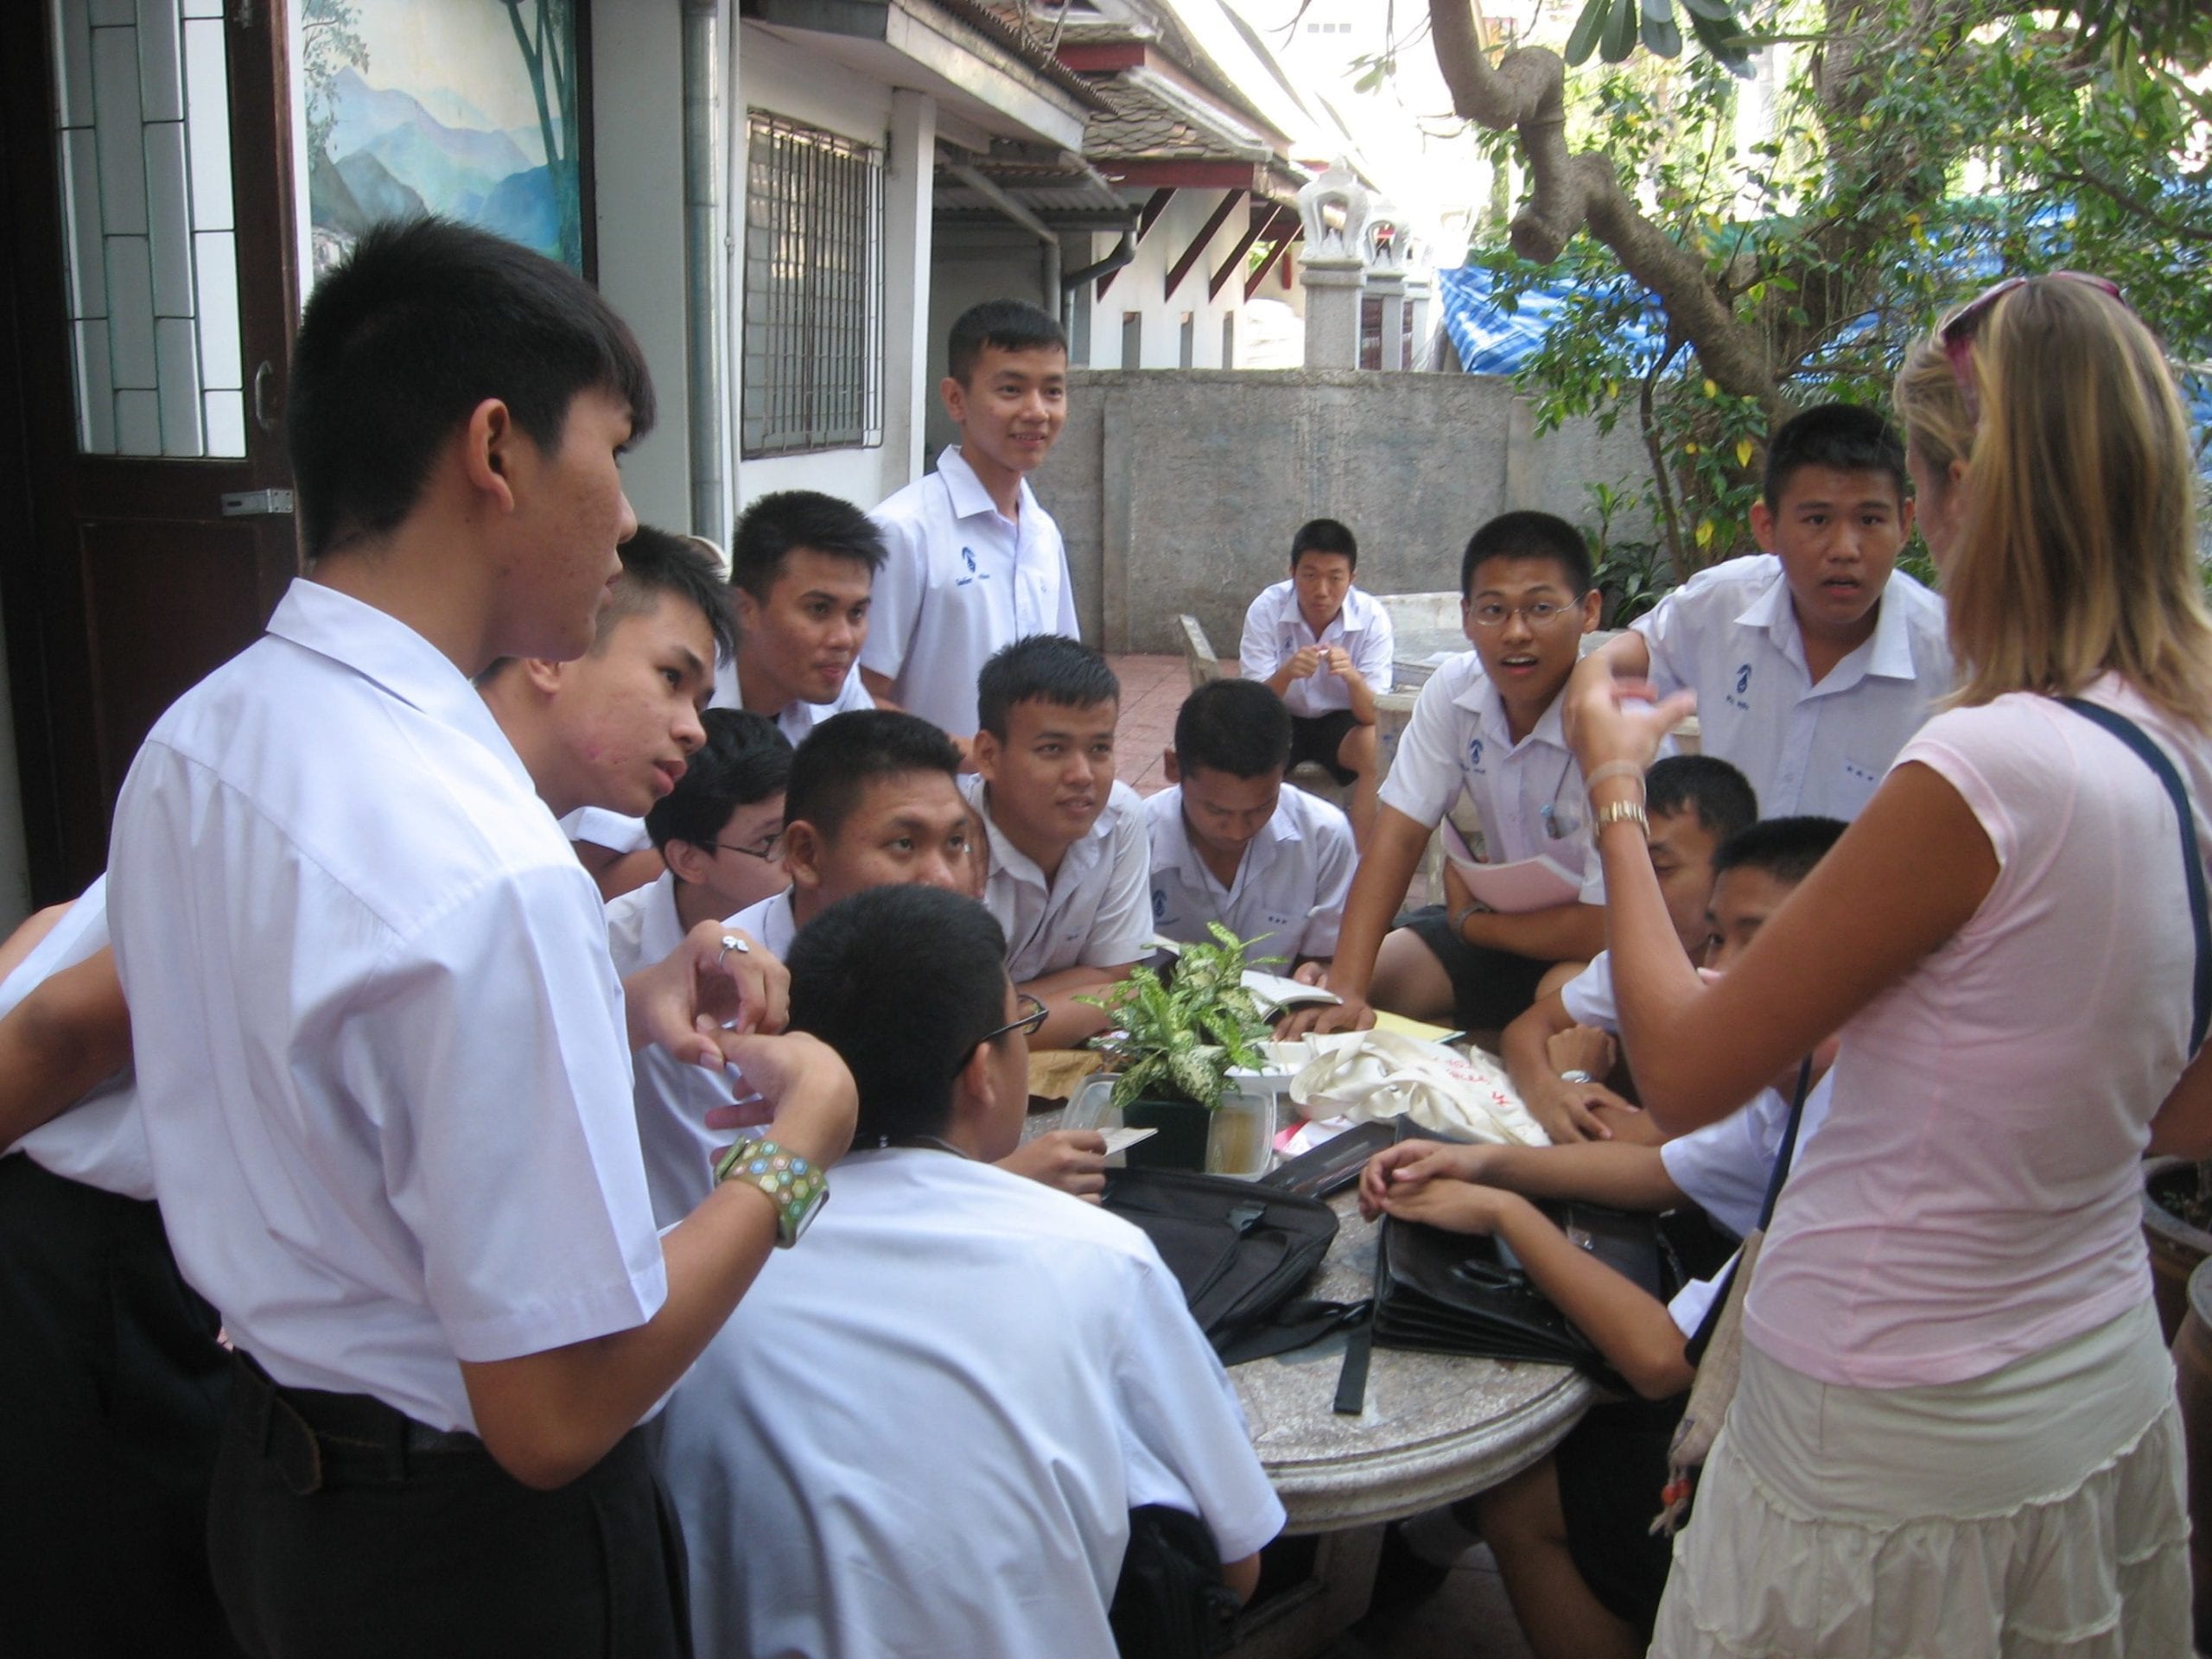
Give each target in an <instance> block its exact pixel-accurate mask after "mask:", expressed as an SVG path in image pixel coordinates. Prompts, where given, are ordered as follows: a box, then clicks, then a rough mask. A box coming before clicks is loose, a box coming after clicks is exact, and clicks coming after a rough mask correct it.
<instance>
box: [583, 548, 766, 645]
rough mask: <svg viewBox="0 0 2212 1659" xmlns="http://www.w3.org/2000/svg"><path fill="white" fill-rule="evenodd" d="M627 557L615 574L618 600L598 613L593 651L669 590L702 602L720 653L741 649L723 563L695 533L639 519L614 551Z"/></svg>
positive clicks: (692, 601) (687, 599)
mask: <svg viewBox="0 0 2212 1659" xmlns="http://www.w3.org/2000/svg"><path fill="white" fill-rule="evenodd" d="M615 551H616V552H617V553H618V554H619V555H620V556H621V560H622V574H621V575H620V576H619V577H617V578H616V579H615V582H614V586H613V590H612V591H613V601H611V602H610V603H609V604H607V606H606V607H605V608H603V609H602V610H601V612H600V613H599V624H598V632H596V634H595V635H594V637H593V640H592V650H593V652H594V653H595V652H599V651H601V649H603V648H604V647H605V645H606V644H607V639H608V638H609V637H610V636H611V635H612V634H613V632H614V625H615V624H616V623H617V622H620V620H622V619H623V618H624V617H626V616H643V615H644V614H645V613H646V612H647V611H649V610H651V609H652V607H653V606H654V605H655V604H656V603H657V602H658V601H659V600H660V599H661V598H662V596H663V595H664V594H672V595H674V596H675V597H676V598H677V599H680V600H683V601H685V602H686V603H687V604H690V605H693V606H696V607H697V608H698V610H699V613H701V614H702V616H704V617H705V618H706V619H707V626H708V627H709V628H710V629H712V630H713V631H714V636H715V654H716V655H717V656H718V657H721V658H730V657H733V656H734V655H736V653H737V630H736V626H735V625H734V623H733V622H732V621H731V620H730V614H729V587H728V583H726V582H723V581H722V570H721V565H720V564H718V563H715V556H714V555H713V554H712V553H709V551H708V550H707V544H706V543H704V542H702V541H700V540H698V539H697V538H696V537H690V536H677V535H674V534H672V533H671V532H670V531H665V530H656V529H655V528H654V527H653V526H652V525H651V524H639V526H638V529H637V532H636V534H634V535H632V537H630V539H629V540H628V541H626V542H625V543H622V545H621V546H620V547H619V548H617V549H616V550H615Z"/></svg>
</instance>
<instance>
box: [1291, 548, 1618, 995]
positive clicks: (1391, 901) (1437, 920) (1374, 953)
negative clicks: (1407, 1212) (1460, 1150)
mask: <svg viewBox="0 0 2212 1659" xmlns="http://www.w3.org/2000/svg"><path fill="white" fill-rule="evenodd" d="M1459 591H1460V610H1461V612H1462V613H1463V616H1464V618H1465V624H1464V625H1465V629H1466V634H1467V639H1468V641H1469V643H1471V645H1473V646H1474V649H1473V650H1472V651H1471V652H1467V653H1466V654H1465V655H1464V656H1460V657H1455V658H1452V660H1451V661H1449V662H1447V663H1446V664H1444V665H1443V666H1442V667H1441V668H1440V669H1438V670H1437V671H1436V672H1435V674H1434V675H1433V677H1431V678H1430V679H1429V682H1428V683H1427V685H1425V686H1423V687H1422V688H1421V696H1420V697H1419V699H1418V700H1417V701H1416V702H1414V715H1413V720H1412V721H1411V723H1409V724H1408V726H1407V728H1406V730H1405V734H1404V735H1402V737H1400V738H1399V740H1398V752H1397V756H1396V758H1395V760H1393V761H1392V762H1391V763H1390V775H1389V778H1388V779H1386V780H1385V781H1384V783H1383V792H1382V806H1381V810H1380V811H1379V812H1378V814H1377V816H1376V825H1375V832H1374V834H1373V835H1371V836H1370V837H1369V838H1368V842H1367V844H1366V846H1365V847H1364V848H1363V849H1361V853H1360V860H1359V869H1358V871H1357V874H1355V875H1354V876H1353V877H1352V886H1351V897H1350V898H1349V899H1347V900H1346V901H1345V904H1344V930H1343V932H1342V934H1341V935H1340V937H1339V938H1338V942H1337V955H1336V959H1335V961H1334V962H1333V963H1332V964H1331V966H1330V969H1329V973H1328V977H1327V980H1326V983H1327V985H1328V988H1330V989H1331V990H1332V991H1335V992H1336V993H1337V994H1338V995H1339V996H1341V997H1342V998H1343V999H1344V1001H1342V1003H1341V1004H1339V1005H1338V1006H1336V1007H1325V1008H1321V1009H1319V1010H1315V1009H1311V1008H1306V1009H1300V1010H1296V1011H1294V1013H1292V1014H1290V1015H1289V1016H1287V1018H1286V1020H1284V1023H1283V1025H1282V1026H1281V1027H1280V1028H1279V1029H1280V1030H1281V1032H1282V1033H1284V1034H1285V1035H1286V1036H1290V1035H1296V1034H1299V1033H1303V1032H1305V1031H1307V1030H1318V1031H1325V1032H1327V1031H1352V1030H1357V1029H1360V1028H1362V1027H1366V1026H1370V1025H1372V1024H1374V1022H1375V1009H1376V1008H1377V1007H1384V1008H1389V1009H1390V1010H1391V1011H1393V1012H1394V1013H1397V1014H1408V1015H1410V1016H1411V1017H1413V1018H1414V1019H1420V1020H1433V1019H1440V1018H1441V1019H1453V1020H1457V1022H1458V1024H1459V1026H1460V1027H1461V1028H1462V1029H1464V1030H1466V1031H1470V1032H1494V1031H1499V1030H1502V1029H1503V1027H1505V1026H1506V1025H1507V1024H1508V1023H1509V1022H1510V1021H1511V1020H1512V1019H1513V1018H1514V1017H1515V1016H1516V1014H1519V1013H1521V1011H1522V1009H1524V1008H1526V1007H1528V1006H1529V1003H1531V1002H1532V1001H1535V995H1536V991H1537V989H1538V987H1539V984H1540V982H1541V980H1542V979H1543V977H1544V976H1545V974H1546V973H1547V972H1548V971H1549V969H1550V968H1551V966H1552V964H1554V963H1560V962H1587V961H1588V960H1589V959H1590V958H1591V957H1594V956H1596V955H1597V954H1598V952H1599V950H1603V949H1604V948H1605V909H1604V906H1605V882H1604V877H1603V875H1602V874H1601V873H1600V871H1599V864H1598V859H1597V855H1596V854H1595V852H1594V851H1593V850H1592V845H1591V830H1590V823H1589V816H1590V814H1589V805H1588V802H1587V800H1586V798H1585V796H1584V792H1583V788H1582V773H1581V772H1580V769H1579V768H1578V767H1577V766H1575V764H1574V756H1573V753H1571V752H1570V751H1569V750H1568V748H1567V742H1566V739H1565V738H1564V736H1563V735H1562V734H1561V733H1560V692H1561V691H1562V690H1565V689H1566V686H1567V676H1568V675H1569V674H1570V673H1572V672H1573V668H1574V663H1575V657H1576V653H1577V652H1578V651H1579V650H1580V641H1581V638H1582V636H1583V635H1584V634H1586V633H1587V632H1590V630H1591V629H1592V628H1594V627H1596V626H1598V612H1599V606H1600V605H1601V604H1602V603H1603V596H1602V595H1601V594H1599V592H1598V590H1597V589H1596V588H1592V586H1591V585H1590V551H1589V549H1588V547H1587V546H1586V544H1585V543H1584V542H1583V539H1582V534H1581V532H1580V531H1578V530H1576V529H1575V528H1574V526H1573V525H1572V524H1568V523H1567V521H1566V520H1565V519H1563V518H1554V517H1553V516H1552V515H1551V514H1550V513H1548V512H1508V513H1502V514H1500V515H1499V516H1498V517H1497V518H1493V519H1491V521H1490V522H1489V523H1488V524H1484V526H1483V527H1482V528H1481V529H1479V530H1478V531H1476V532H1475V533H1474V535H1473V537H1471V538H1470V540H1469V541H1468V543H1467V549H1466V552H1465V555H1464V556H1462V557H1461V559H1460V562H1459ZM1463 790H1464V791H1465V792H1466V793H1467V794H1468V795H1469V796H1470V797H1471V798H1472V799H1473V801H1474V804H1475V810H1476V811H1477V812H1478V813H1479V814H1480V815H1481V818H1482V833H1483V839H1484V847H1483V848H1482V849H1480V850H1481V852H1482V853H1483V855H1484V861H1486V862H1490V863H1496V864H1504V863H1516V862H1520V861H1524V860H1528V859H1533V858H1535V857H1537V856H1539V855H1541V856H1545V857H1548V858H1551V859H1553V860H1554V861H1557V862H1558V863H1560V864H1562V865H1564V866H1566V867H1567V868H1568V869H1569V870H1572V871H1577V872H1579V873H1580V875H1581V878H1582V885H1581V887H1580V892H1579V893H1578V895H1577V897H1576V898H1575V899H1572V900H1568V901H1566V902H1563V903H1559V904H1554V905H1550V906H1545V907H1543V908H1541V909H1537V910H1531V911H1527V912H1520V913H1516V914H1497V913H1493V912H1490V911H1487V910H1485V909H1484V907H1483V906H1480V905H1478V904H1476V903H1474V902H1473V901H1472V900H1471V899H1470V898H1469V897H1468V895H1467V894H1466V893H1465V890H1464V888H1462V887H1459V885H1458V879H1457V875H1456V872H1454V873H1452V874H1447V877H1446V893H1447V897H1448V901H1447V903H1446V904H1445V905H1441V906H1428V907H1427V908H1426V909H1424V910H1421V911H1416V912H1413V913H1412V914H1411V915H1410V916H1409V917H1408V918H1406V920H1407V924H1408V925H1405V926H1402V927H1399V928H1397V929H1396V931H1390V929H1391V918H1392V917H1393V916H1395V914H1396V912H1397V908H1398V906H1399V905H1400V904H1401V903H1402V901H1403V900H1404V899H1405V896H1406V888H1407V886H1408V883H1409V882H1410V881H1411V880H1412V879H1413V873H1414V868H1415V867H1416V866H1418V865H1419V863H1420V862H1421V856H1422V855H1423V854H1424V853H1425V852H1426V851H1427V847H1428V838H1429V836H1430V834H1431V833H1432V832H1433V830H1434V829H1435V828H1436V826H1437V824H1438V823H1439V822H1440V821H1441V820H1442V818H1443V817H1444V815H1445V814H1446V812H1447V811H1448V810H1450V809H1451V806H1452V803H1453V802H1454V801H1455V800H1456V799H1458V798H1459V794H1460V792H1461V791H1463ZM1386 932H1387V933H1388V934H1389V937H1388V938H1385V937H1384V935H1385V934H1386Z"/></svg>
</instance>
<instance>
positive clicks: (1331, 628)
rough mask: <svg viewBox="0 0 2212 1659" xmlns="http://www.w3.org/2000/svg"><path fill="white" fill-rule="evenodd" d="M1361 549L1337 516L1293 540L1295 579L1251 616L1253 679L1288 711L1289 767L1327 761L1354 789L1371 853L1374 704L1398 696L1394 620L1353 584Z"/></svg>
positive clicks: (1244, 649) (1248, 672)
mask: <svg viewBox="0 0 2212 1659" xmlns="http://www.w3.org/2000/svg"><path fill="white" fill-rule="evenodd" d="M1357 569H1359V543H1358V542H1357V540H1356V539H1355V538H1354V537H1353V536H1352V533H1351V531H1350V530H1348V529H1346V528H1345V527H1344V525H1343V524H1338V522H1337V521H1336V520H1335V519H1333V518H1316V519H1314V520H1313V521H1312V522H1311V523H1309V524H1300V526H1299V528H1298V533H1297V534H1296V535H1295V536H1294V537H1291V538H1290V580H1289V581H1287V582H1277V583H1275V584H1274V587H1272V588H1268V589H1266V590H1265V591H1264V592H1262V594H1260V596H1259V597H1258V598H1257V599H1255V600H1254V601H1252V603H1251V606H1250V607H1249V609H1247V610H1246V611H1245V613H1244V638H1243V642H1242V644H1241V645H1240V647H1239V649H1238V651H1237V653H1236V654H1237V660H1238V662H1239V663H1240V664H1242V666H1243V672H1244V677H1245V678H1246V679H1248V680H1254V681H1257V682H1259V683H1262V684H1264V685H1265V686H1266V687H1267V688H1268V690H1270V691H1273V692H1274V694H1275V695H1276V696H1279V697H1281V699H1282V700H1283V702H1285V703H1286V704H1287V706H1288V707H1289V709H1290V713H1291V742H1290V764H1291V765H1292V766H1296V765H1298V764H1299V763H1300V761H1302V760H1315V761H1319V763H1320V764H1321V765H1322V766H1325V767H1327V768H1328V771H1329V775H1330V776H1331V777H1332V778H1334V779H1336V780H1337V781H1338V783H1340V784H1350V785H1352V797H1351V803H1352V804H1351V824H1352V829H1353V830H1354V831H1355V832H1356V833H1357V836H1358V838H1359V842H1360V844H1361V845H1362V846H1365V845H1366V844H1367V832H1368V830H1369V829H1371V828H1372V827H1373V826H1374V823H1375V773H1376V764H1375V699H1376V697H1378V696H1381V695H1382V694H1383V693H1384V692H1386V691H1388V690H1389V689H1390V652H1391V649H1392V644H1393V631H1392V629H1391V626H1390V613H1389V612H1388V611H1386V610H1384V609H1383V607H1381V606H1380V605H1378V604H1376V602H1375V601H1373V600H1371V599H1370V598H1369V597H1368V596H1367V595H1366V594H1364V593H1363V592H1362V591H1361V590H1360V589H1359V588H1356V587H1354V586H1353V585H1352V576H1353V574H1354V573H1355V572H1356V571H1357Z"/></svg>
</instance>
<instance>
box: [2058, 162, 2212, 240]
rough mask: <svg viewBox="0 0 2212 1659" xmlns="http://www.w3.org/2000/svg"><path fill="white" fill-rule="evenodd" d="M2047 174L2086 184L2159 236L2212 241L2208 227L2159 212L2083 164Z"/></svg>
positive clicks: (2060, 179)
mask: <svg viewBox="0 0 2212 1659" xmlns="http://www.w3.org/2000/svg"><path fill="white" fill-rule="evenodd" d="M2050 177H2052V178H2054V179H2056V180H2057V181H2059V182H2060V183H2062V184H2082V185H2087V186H2088V188H2090V189H2092V190H2094V191H2095V192H2096V193H2097V194H2099V195H2101V196H2102V197H2104V198H2105V200H2107V201H2109V202H2111V203H2112V204H2113V206H2114V207H2118V208H2119V209H2120V211H2121V212H2123V213H2126V214H2127V215H2128V217H2129V218H2131V219H2141V220H2142V221H2143V222H2144V223H2145V225H2148V226H2152V228H2153V229H2155V230H2156V231H2157V232H2158V234H2159V235H2161V236H2171V237H2174V238H2178V239H2179V240H2181V241H2183V242H2195V243H2196V244H2198V245H2212V230H2208V229H2207V228H2205V227H2204V226H2201V225H2184V224H2180V223H2177V222H2176V221H2175V220H2174V219H2170V218H2168V217H2167V216H2166V215H2165V214H2164V213H2160V212H2159V211H2158V208H2157V207H2155V206H2153V205H2152V203H2150V202H2147V201H2145V200H2143V198H2142V197H2140V196H2138V195H2132V194H2129V193H2128V192H2127V191H2126V190H2123V189H2121V188H2120V186H2118V185H2116V184H2114V183H2113V181H2111V180H2110V179H2107V178H2106V177H2104V176H2103V175H2101V174H2099V173H2094V172H2092V171H2091V170H2090V169H2089V168H2086V167H2085V168H2082V169H2081V170H2080V171H2078V172H2071V173H2069V172H2059V171H2053V172H2052V173H2051V174H2050Z"/></svg>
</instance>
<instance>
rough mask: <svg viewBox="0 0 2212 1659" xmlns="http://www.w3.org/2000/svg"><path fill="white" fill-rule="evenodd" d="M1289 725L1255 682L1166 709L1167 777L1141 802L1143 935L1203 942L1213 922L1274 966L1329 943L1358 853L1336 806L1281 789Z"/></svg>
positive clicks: (1276, 701) (1226, 684) (1286, 967)
mask: <svg viewBox="0 0 2212 1659" xmlns="http://www.w3.org/2000/svg"><path fill="white" fill-rule="evenodd" d="M1290 722H1291V715H1290V712H1289V710H1287V709H1285V708H1284V707H1283V704H1282V700H1281V698H1280V697H1277V696H1275V695H1274V693H1273V692H1271V691H1269V690H1268V689H1267V688H1266V687H1265V686H1262V685H1255V683H1252V682H1251V681H1249V680H1215V681H1213V682H1211V683H1209V684H1206V685H1202V686H1200V687H1199V688H1198V690H1195V691H1193V692H1192V693H1191V695H1190V696H1187V697H1185V699H1184V700H1183V706H1182V708H1181V709H1179V710H1178V711H1177V712H1176V715H1175V747H1174V748H1173V750H1172V751H1170V753H1169V754H1168V757H1167V776H1168V779H1169V785H1168V787H1167V788H1166V789H1163V790H1161V791H1160V792H1159V793H1158V794H1156V795H1154V796H1152V797H1151V798H1149V799H1147V801H1146V802H1145V804H1144V816H1145V824H1146V830H1147V839H1148V841H1149V842H1150V845H1151V849H1152V925H1153V931H1154V932H1156V933H1158V934H1159V935H1160V937H1161V938H1169V939H1174V940H1177V941H1179V942H1181V943H1184V944H1205V942H1206V941H1207V939H1208V938H1209V937H1210V936H1209V935H1208V933H1207V931H1206V927H1207V925H1208V924H1209V923H1211V922H1219V923H1220V924H1221V925H1223V926H1224V927H1226V928H1228V929H1229V931H1230V932H1232V933H1234V934H1236V937H1237V938H1240V939H1243V940H1244V941H1246V942H1247V943H1248V944H1250V945H1251V946H1252V947H1253V948H1252V957H1253V959H1254V960H1255V961H1257V960H1260V959H1262V958H1265V957H1274V958H1276V959H1277V961H1276V963H1275V964H1274V971H1275V972H1278V973H1284V974H1287V973H1290V972H1292V971H1293V970H1294V969H1296V968H1298V967H1300V966H1301V965H1303V964H1307V963H1323V964H1325V963H1326V961H1327V959H1328V957H1329V956H1330V955H1331V954H1332V952H1333V951H1334V950H1336V948H1337V928H1338V925H1340V924H1341V923H1342V922H1343V920H1344V894H1345V893H1347V892H1348V891H1350V889H1351V872H1352V866H1353V865H1354V864H1355V863H1357V861H1358V857H1359V854H1358V850H1357V848H1355V847H1354V845H1353V843H1352V834H1351V823H1349V822H1348V821H1347V820H1346V819H1345V817H1344V814H1343V813H1342V812H1340V811H1338V810H1337V809H1336V808H1335V807H1333V806H1332V805H1330V804H1329V803H1328V802H1326V801H1325V800H1322V799H1320V798H1319V797H1318V796H1313V795H1309V794H1307V793H1306V791H1304V790H1302V789H1285V788H1284V787H1283V781H1282V779H1283V772H1285V771H1286V770H1287V767H1288V766H1289V763H1290V746H1291V737H1290ZM1309 977H1312V976H1311V975H1310V974H1309Z"/></svg>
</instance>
